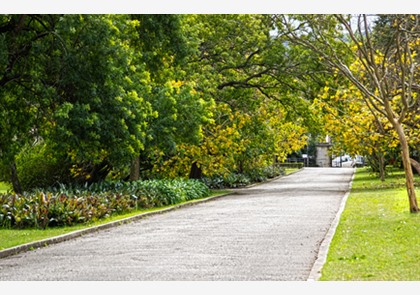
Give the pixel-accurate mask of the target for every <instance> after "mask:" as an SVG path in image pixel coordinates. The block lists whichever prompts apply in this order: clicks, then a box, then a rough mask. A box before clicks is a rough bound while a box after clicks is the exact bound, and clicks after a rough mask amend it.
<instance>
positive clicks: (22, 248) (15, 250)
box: [0, 170, 300, 259]
mask: <svg viewBox="0 0 420 295" xmlns="http://www.w3.org/2000/svg"><path fill="white" fill-rule="evenodd" d="M298 171H300V170H297V171H294V172H291V173H289V174H287V175H280V176H277V177H274V178H272V179H269V180H268V181H265V182H270V181H274V180H276V179H278V178H281V177H285V176H289V175H291V174H293V173H296V172H298ZM265 182H259V183H255V184H252V185H249V186H246V187H242V188H248V187H252V186H257V185H260V184H263V183H265ZM239 189H240V188H239ZM235 190H236V189H231V190H229V192H227V193H224V194H221V195H217V196H213V197H208V198H204V199H199V200H193V201H190V202H188V203H183V204H179V205H174V206H172V207H168V208H165V209H160V210H156V211H153V212H147V213H141V214H139V215H135V216H131V217H127V218H124V219H121V220H116V221H112V222H109V223H106V224H101V225H97V226H93V227H90V228H86V229H81V230H78V231H74V232H71V233H68V234H63V235H59V236H55V237H51V238H46V239H43V240H39V241H35V242H30V243H27V244H23V245H19V246H15V247H12V248H7V249H4V250H0V259H1V258H5V257H8V256H12V255H17V254H19V253H22V252H27V251H31V250H34V249H38V248H42V247H47V246H49V245H53V244H58V243H61V242H64V241H68V240H71V239H74V238H77V237H80V236H82V235H86V234H90V233H94V232H97V231H100V230H104V229H108V228H113V227H116V226H119V225H123V224H126V223H130V222H133V221H137V220H140V219H143V218H147V217H149V216H153V215H157V214H162V213H165V212H168V211H172V210H176V209H179V208H182V207H187V206H193V205H195V204H198V203H205V202H209V201H212V200H215V199H218V198H221V197H225V196H228V195H233V194H235Z"/></svg>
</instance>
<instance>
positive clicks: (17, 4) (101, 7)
mask: <svg viewBox="0 0 420 295" xmlns="http://www.w3.org/2000/svg"><path fill="white" fill-rule="evenodd" d="M2 2H3V3H1V5H0V13H139V14H142V13H169V14H177V13H180V14H182V13H184V14H189V13H204V14H207V13H208V14H212V13H235V14H241V13H298V14H300V13H301V14H306V13H318V14H331V13H354V14H355V13H383V14H390V13H419V12H420V6H419V5H413V1H412V0H398V1H396V0H382V1H378V0H350V1H337V0H287V1H286V0H241V1H240V0H235V1H234V0H211V1H203V0H201V1H200V0H154V1H149V0H117V1H116V0H36V1H34V0H12V1H7V0H6V1H5V0H2ZM413 10H418V11H417V12H416V11H413Z"/></svg>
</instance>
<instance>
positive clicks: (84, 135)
mask: <svg viewBox="0 0 420 295" xmlns="http://www.w3.org/2000/svg"><path fill="white" fill-rule="evenodd" d="M136 26H137V22H135V21H133V20H131V19H130V18H129V17H128V16H125V15H115V16H107V15H64V16H60V15H54V16H49V15H46V16H44V15H41V16H37V15H33V16H24V15H22V16H4V17H3V25H2V28H3V29H2V39H1V40H2V46H3V47H5V48H7V57H8V63H6V67H4V68H3V69H2V70H3V72H2V74H3V75H2V77H1V81H2V83H3V84H4V85H3V86H4V87H3V88H2V92H1V94H2V96H1V97H2V106H3V105H4V106H6V108H4V109H3V110H2V111H3V112H4V113H5V117H4V118H7V119H6V120H8V121H6V122H4V123H2V125H4V126H10V127H7V128H5V129H4V130H2V135H1V136H2V144H3V142H4V143H8V144H7V145H6V144H4V145H2V147H1V153H2V154H3V155H9V156H8V157H2V161H3V163H4V164H5V165H4V166H6V167H7V166H10V163H11V164H13V160H14V158H15V156H16V154H17V152H19V150H20V148H22V147H23V145H24V144H27V143H32V142H33V140H34V139H36V138H43V139H44V142H46V143H47V144H48V145H51V146H52V148H51V150H53V151H56V152H57V153H62V154H64V155H65V156H66V157H68V158H69V159H70V160H71V163H72V167H69V169H70V168H71V171H70V172H72V174H73V175H74V176H75V177H76V179H75V180H77V181H80V182H85V181H89V182H91V181H99V180H102V179H104V178H105V176H106V175H107V173H108V172H109V171H110V170H111V169H112V167H118V166H121V165H126V163H127V160H129V159H130V158H132V157H133V155H135V154H138V152H139V150H141V149H142V148H143V147H144V137H145V127H146V118H147V117H148V116H150V115H151V108H150V104H149V103H148V102H147V101H145V99H144V95H146V94H147V93H148V92H149V91H150V88H149V86H148V81H149V74H148V72H147V71H146V70H145V68H144V66H142V64H141V62H140V61H139V57H140V55H139V54H138V53H137V52H136V51H134V50H133V48H132V47H131V46H130V42H131V40H132V39H133V36H134V34H135V32H136ZM9 28H11V29H9ZM2 58H3V59H5V57H4V56H3V57H2ZM3 102H5V103H4V104H3ZM22 118H26V121H25V123H24V124H21V123H22V121H23V120H22ZM20 138H22V143H20ZM3 139H4V141H3ZM12 171H13V170H12ZM15 191H16V192H20V189H19V188H18V187H15Z"/></svg>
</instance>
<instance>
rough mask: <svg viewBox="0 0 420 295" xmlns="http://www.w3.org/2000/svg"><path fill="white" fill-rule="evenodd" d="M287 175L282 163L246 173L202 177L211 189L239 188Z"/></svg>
mask: <svg viewBox="0 0 420 295" xmlns="http://www.w3.org/2000/svg"><path fill="white" fill-rule="evenodd" d="M280 175H285V169H284V168H283V167H281V166H280V165H271V166H267V167H264V168H256V169H253V170H251V171H248V172H246V173H237V172H236V173H230V174H228V175H215V176H212V177H203V178H202V179H201V181H202V182H204V183H205V184H206V185H207V186H208V187H209V188H211V189H224V188H238V187H243V186H247V185H250V184H252V183H256V182H263V181H266V180H268V179H270V178H273V177H277V176H280Z"/></svg>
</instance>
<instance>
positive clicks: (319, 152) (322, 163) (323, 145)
mask: <svg viewBox="0 0 420 295" xmlns="http://www.w3.org/2000/svg"><path fill="white" fill-rule="evenodd" d="M330 147H331V138H330V137H329V136H328V135H327V136H326V137H325V142H320V143H318V144H316V161H315V163H316V166H318V167H331V156H329V155H328V149H329V148H330Z"/></svg>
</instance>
